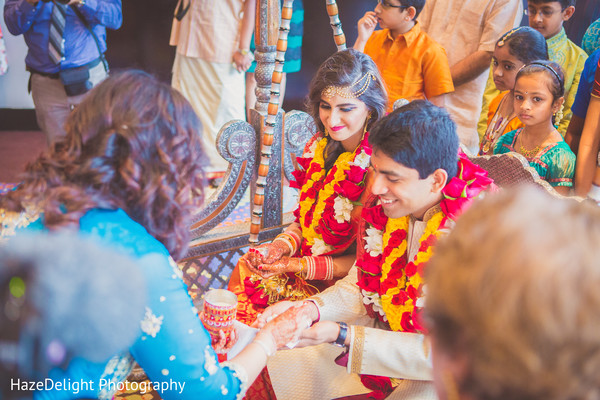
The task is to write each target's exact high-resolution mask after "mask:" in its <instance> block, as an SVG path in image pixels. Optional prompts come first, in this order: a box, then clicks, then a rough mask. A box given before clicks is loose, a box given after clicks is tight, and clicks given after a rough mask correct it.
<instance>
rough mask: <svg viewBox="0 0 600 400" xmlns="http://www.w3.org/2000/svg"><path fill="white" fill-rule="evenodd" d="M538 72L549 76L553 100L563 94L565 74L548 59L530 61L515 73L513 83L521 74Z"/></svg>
mask: <svg viewBox="0 0 600 400" xmlns="http://www.w3.org/2000/svg"><path fill="white" fill-rule="evenodd" d="M538 72H543V73H545V74H546V76H548V77H549V78H550V82H551V84H550V87H549V88H548V89H550V93H552V98H553V101H556V100H557V99H559V98H561V97H563V96H564V95H565V85H564V81H565V76H564V74H563V70H562V68H561V67H560V65H558V64H557V63H555V62H554V61H548V60H536V61H533V62H530V63H529V64H527V65H525V66H524V67H523V68H521V70H520V71H519V72H518V73H517V77H516V78H515V83H516V82H517V81H518V80H519V78H521V77H522V76H527V75H531V74H535V73H538Z"/></svg>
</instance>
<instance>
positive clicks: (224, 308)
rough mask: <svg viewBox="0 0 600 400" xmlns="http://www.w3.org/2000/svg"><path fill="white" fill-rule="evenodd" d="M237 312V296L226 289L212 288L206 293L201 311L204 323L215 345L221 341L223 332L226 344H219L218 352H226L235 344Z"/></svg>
mask: <svg viewBox="0 0 600 400" xmlns="http://www.w3.org/2000/svg"><path fill="white" fill-rule="evenodd" d="M236 313H237V296H236V294H235V293H233V292H230V291H229V290H225V289H211V290H209V291H208V292H206V294H205V295H204V305H203V306H202V312H201V313H200V319H201V320H202V324H203V325H204V327H205V328H206V330H207V331H208V333H210V337H211V339H212V343H213V345H214V344H216V343H219V341H220V339H221V336H220V332H223V334H225V337H226V344H225V346H224V347H223V348H221V347H220V346H218V348H217V349H215V350H216V351H217V353H226V352H227V350H229V349H230V348H231V346H233V344H234V341H235V331H234V327H233V323H234V321H235V315H236Z"/></svg>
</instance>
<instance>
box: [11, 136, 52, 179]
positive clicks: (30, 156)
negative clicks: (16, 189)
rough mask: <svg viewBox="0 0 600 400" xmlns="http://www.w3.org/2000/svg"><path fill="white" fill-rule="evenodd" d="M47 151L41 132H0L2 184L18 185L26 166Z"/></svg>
mask: <svg viewBox="0 0 600 400" xmlns="http://www.w3.org/2000/svg"><path fill="white" fill-rule="evenodd" d="M45 149H46V137H45V136H44V134H43V133H42V132H39V131H0V182H1V183H17V182H19V181H20V179H19V174H21V172H23V170H24V169H25V165H26V164H27V163H28V162H30V161H33V160H35V159H36V158H37V157H38V156H39V154H40V153H41V152H42V151H44V150H45Z"/></svg>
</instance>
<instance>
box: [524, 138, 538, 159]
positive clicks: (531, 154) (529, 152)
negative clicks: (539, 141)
mask: <svg viewBox="0 0 600 400" xmlns="http://www.w3.org/2000/svg"><path fill="white" fill-rule="evenodd" d="M522 142H523V141H521V143H522ZM539 152H540V146H535V147H534V148H533V149H531V150H527V149H526V148H525V146H523V145H522V144H521V147H519V153H521V154H523V155H524V156H525V157H527V158H533V157H535V156H536V155H537V153H539Z"/></svg>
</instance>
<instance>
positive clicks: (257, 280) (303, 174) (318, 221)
mask: <svg viewBox="0 0 600 400" xmlns="http://www.w3.org/2000/svg"><path fill="white" fill-rule="evenodd" d="M328 140H329V139H328V138H325V137H317V138H316V140H314V142H312V143H311V144H310V145H309V147H308V151H307V152H306V153H305V154H304V156H303V157H299V158H297V159H296V160H297V162H298V165H299V166H300V168H299V169H298V170H296V171H294V177H295V178H296V180H295V181H292V182H290V186H291V187H295V188H298V189H300V197H299V204H298V207H297V208H296V210H295V212H294V215H295V216H296V221H297V222H298V223H300V226H301V229H302V239H303V240H302V245H301V247H300V248H299V249H298V251H297V252H296V256H299V257H301V256H310V255H312V256H319V255H336V254H342V253H343V252H344V251H346V249H348V247H350V245H352V243H354V241H355V240H356V232H355V228H354V225H353V224H352V215H351V214H352V211H353V210H354V208H355V207H356V206H357V205H359V200H360V196H361V195H362V193H363V192H364V190H365V179H366V175H367V171H368V167H369V165H370V161H371V148H370V147H369V145H368V141H367V140H368V133H365V136H364V137H363V138H362V140H361V142H360V144H359V145H358V147H357V148H356V149H355V150H354V151H353V152H344V153H342V154H341V155H340V156H338V158H337V160H336V162H335V164H334V165H333V167H332V168H331V169H330V170H329V171H325V154H324V150H325V146H326V144H327V141H328ZM315 216H317V218H315ZM244 286H245V292H246V294H247V295H248V298H249V300H250V301H251V302H252V303H253V304H254V305H255V306H258V307H261V308H263V307H266V306H267V305H269V304H273V303H275V302H277V301H280V300H283V299H291V300H298V299H302V298H305V297H308V296H309V295H311V294H314V293H315V292H318V290H316V289H315V288H314V287H313V286H311V285H309V284H307V283H306V281H305V280H304V279H302V278H301V277H299V276H296V275H295V274H292V273H286V274H281V275H277V276H274V277H271V278H264V279H263V278H261V277H260V276H258V275H252V276H251V277H247V278H245V280H244Z"/></svg>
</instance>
